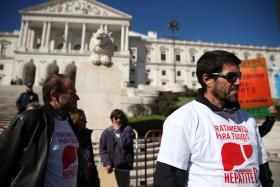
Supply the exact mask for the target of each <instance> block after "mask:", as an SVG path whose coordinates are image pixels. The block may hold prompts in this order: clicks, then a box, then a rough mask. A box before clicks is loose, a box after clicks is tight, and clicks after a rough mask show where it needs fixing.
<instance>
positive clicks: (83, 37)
mask: <svg viewBox="0 0 280 187" xmlns="http://www.w3.org/2000/svg"><path fill="white" fill-rule="evenodd" d="M86 26H87V25H86V24H85V23H83V30H82V38H81V49H80V52H84V51H85V37H86Z"/></svg>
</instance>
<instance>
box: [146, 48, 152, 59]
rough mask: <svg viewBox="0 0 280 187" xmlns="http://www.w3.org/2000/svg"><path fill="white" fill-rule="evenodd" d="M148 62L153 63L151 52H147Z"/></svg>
mask: <svg viewBox="0 0 280 187" xmlns="http://www.w3.org/2000/svg"><path fill="white" fill-rule="evenodd" d="M146 61H147V62H151V51H150V50H146Z"/></svg>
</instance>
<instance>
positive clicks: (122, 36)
mask: <svg viewBox="0 0 280 187" xmlns="http://www.w3.org/2000/svg"><path fill="white" fill-rule="evenodd" d="M20 14H21V27H20V28H19V30H17V31H14V32H1V33H0V49H1V56H0V84H1V85H10V84H11V83H12V84H21V83H22V84H24V83H26V82H29V81H32V82H34V83H35V85H41V84H42V82H43V81H44V80H45V79H46V78H47V77H48V76H50V75H52V74H56V73H67V74H69V75H70V76H71V77H73V79H75V78H76V75H77V74H76V72H77V71H78V70H79V68H80V66H81V65H82V64H85V63H91V61H90V58H89V57H90V55H91V54H92V53H93V52H92V51H91V50H90V39H91V36H92V33H95V32H97V30H98V29H103V30H106V31H109V32H111V33H112V38H113V41H114V53H113V56H112V64H113V66H117V67H118V68H119V69H120V71H121V86H122V87H123V88H135V89H137V88H139V87H141V88H145V89H153V90H170V89H171V90H172V89H174V91H176V90H178V89H180V88H182V87H184V86H186V87H188V88H190V89H197V88H199V84H198V81H197V79H196V75H195V69H196V62H197V59H198V58H199V57H200V56H201V55H202V54H203V53H204V52H206V51H209V50H214V49H223V50H227V51H230V52H233V53H235V54H236V55H237V56H238V57H239V58H241V59H246V58H256V57H265V58H266V62H267V66H268V68H269V69H271V70H272V69H275V68H276V69H277V68H278V67H279V68H280V47H277V48H273V47H265V46H247V45H231V44H220V43H207V42H200V41H184V40H175V41H173V40H171V39H164V38H158V37H157V33H156V32H148V33H147V34H146V35H144V34H140V33H137V32H134V31H131V30H130V25H131V22H132V16H130V15H128V14H126V13H123V12H121V11H119V10H116V9H114V8H112V7H109V6H107V5H104V4H102V3H100V2H98V1H96V0H53V1H47V0H46V3H43V4H39V5H35V6H32V7H30V8H25V9H23V10H20ZM92 65H93V66H95V65H94V64H92ZM108 68H110V67H108ZM273 72H274V71H271V73H270V81H271V88H272V93H273V95H276V94H275V81H274V73H273ZM79 76H83V74H82V73H80V74H79Z"/></svg>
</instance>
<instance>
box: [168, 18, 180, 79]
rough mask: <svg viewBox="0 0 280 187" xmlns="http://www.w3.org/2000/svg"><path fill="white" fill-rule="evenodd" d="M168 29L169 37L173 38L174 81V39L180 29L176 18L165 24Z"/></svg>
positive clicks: (174, 66)
mask: <svg viewBox="0 0 280 187" xmlns="http://www.w3.org/2000/svg"><path fill="white" fill-rule="evenodd" d="M167 28H168V30H169V31H170V32H171V36H170V37H171V39H172V40H173V52H174V62H173V71H174V83H176V50H175V39H176V38H177V33H178V31H179V30H180V25H179V23H178V22H177V21H176V20H171V21H169V23H168V26H167Z"/></svg>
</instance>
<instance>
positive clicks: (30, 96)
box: [16, 82, 39, 112]
mask: <svg viewBox="0 0 280 187" xmlns="http://www.w3.org/2000/svg"><path fill="white" fill-rule="evenodd" d="M32 87H33V83H32V82H28V83H27V84H26V92H23V93H21V94H20V96H19V98H18V99H17V101H16V106H17V109H18V112H23V111H25V110H26V107H27V105H28V104H29V103H33V102H34V103H39V97H38V95H37V94H36V93H34V92H33V89H32Z"/></svg>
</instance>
